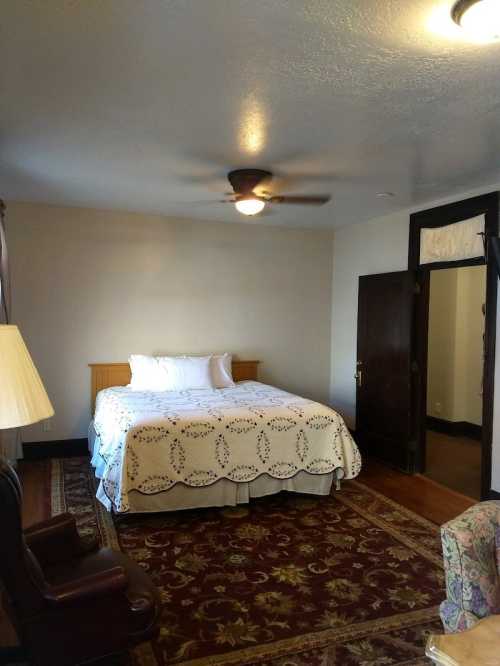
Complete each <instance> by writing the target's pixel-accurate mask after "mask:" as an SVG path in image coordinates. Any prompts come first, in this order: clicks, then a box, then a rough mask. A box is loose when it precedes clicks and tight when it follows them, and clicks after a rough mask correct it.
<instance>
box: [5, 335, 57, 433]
mask: <svg viewBox="0 0 500 666" xmlns="http://www.w3.org/2000/svg"><path fill="white" fill-rule="evenodd" d="M53 415H54V410H53V408H52V405H51V404H50V400H49V398H48V396H47V393H46V392H45V388H44V386H43V384H42V380H41V379H40V375H39V374H38V372H37V369H36V368H35V365H34V363H33V361H32V360H31V356H30V354H29V351H28V349H27V347H26V345H25V344H24V340H23V339H22V337H21V334H20V333H19V329H18V328H17V326H8V325H0V429H5V428H18V427H19V426H24V425H29V424H30V423H36V422H37V421H41V420H42V419H48V418H49V417H50V416H53Z"/></svg>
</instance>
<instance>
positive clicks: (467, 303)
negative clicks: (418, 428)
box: [427, 266, 486, 425]
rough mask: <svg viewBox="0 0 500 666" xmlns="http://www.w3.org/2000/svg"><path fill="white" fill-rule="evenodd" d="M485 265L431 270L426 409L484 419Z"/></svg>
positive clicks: (470, 419) (442, 414)
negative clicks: (482, 383)
mask: <svg viewBox="0 0 500 666" xmlns="http://www.w3.org/2000/svg"><path fill="white" fill-rule="evenodd" d="M485 294H486V268H485V267H484V266H470V267H466V268H465V267H464V268H454V269H447V270H440V271H432V272H431V285H430V299H429V354H428V373H427V413H428V414H429V415H430V416H436V417H438V418H443V419H446V420H448V421H467V422H468V423H475V424H477V425H481V422H482V395H481V381H482V365H483V360H482V354H483V331H484V318H483V315H482V312H481V306H482V304H483V303H484V300H485Z"/></svg>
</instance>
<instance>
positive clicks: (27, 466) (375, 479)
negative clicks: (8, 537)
mask: <svg viewBox="0 0 500 666" xmlns="http://www.w3.org/2000/svg"><path fill="white" fill-rule="evenodd" d="M48 465H49V461H37V462H21V463H20V465H19V476H20V478H21V482H22V484H23V524H24V526H25V527H28V526H30V525H32V524H33V523H37V522H39V521H40V520H44V519H45V518H47V517H49V515H50V487H49V486H48V483H47V479H48V474H47V466H48ZM359 480H360V481H361V482H362V483H364V484H366V485H367V486H369V487H370V488H372V489H373V490H376V491H378V492H379V493H381V494H382V495H386V496H387V497H390V498H391V499H393V500H394V501H396V502H399V503H400V504H402V505H403V506H405V507H407V508H408V509H410V510H412V511H414V512H415V513H418V514H419V515H421V516H423V517H424V518H427V519H428V520H431V521H432V522H434V523H437V524H438V525H441V524H442V523H444V522H446V521H447V520H450V519H451V518H454V517H455V516H458V515H459V514H460V513H462V512H463V511H465V509H467V508H468V507H469V506H472V504H475V501H474V500H473V499H471V498H470V497H465V495H461V494H460V493H457V492H455V491H453V490H450V489H449V488H446V487H444V486H442V485H440V484H439V483H436V482H435V481H432V480H431V479H428V478H426V477H424V476H421V475H415V476H409V475H406V474H402V473H401V472H397V471H395V470H393V469H390V468H388V467H386V466H384V465H382V464H380V463H377V462H375V461H372V460H365V461H364V465H363V470H362V472H361V475H360V477H359ZM13 644H15V633H14V631H13V630H12V628H11V627H10V624H9V623H8V622H7V620H6V618H5V616H4V615H3V613H2V612H1V609H0V647H1V646H6V645H13Z"/></svg>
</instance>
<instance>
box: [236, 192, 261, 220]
mask: <svg viewBox="0 0 500 666" xmlns="http://www.w3.org/2000/svg"><path fill="white" fill-rule="evenodd" d="M234 205H235V206H236V210H237V211H238V212H239V213H243V215H257V213H260V212H261V211H262V210H263V209H264V206H265V205H266V202H265V201H264V200H263V199H260V198H259V197H256V196H255V195H249V196H245V197H240V198H239V199H238V200H237V201H236V203H235V204H234Z"/></svg>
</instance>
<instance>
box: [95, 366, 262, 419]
mask: <svg viewBox="0 0 500 666" xmlns="http://www.w3.org/2000/svg"><path fill="white" fill-rule="evenodd" d="M258 366H259V361H235V360H234V359H233V364H232V371H233V379H234V381H235V382H242V381H244V380H254V381H256V380H257V370H258ZM89 367H90V372H91V382H90V404H91V406H92V413H94V407H95V399H96V396H97V394H98V393H99V391H102V390H103V389H105V388H109V387H110V386H126V385H127V384H130V377H131V373H130V365H129V364H128V363H89Z"/></svg>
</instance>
